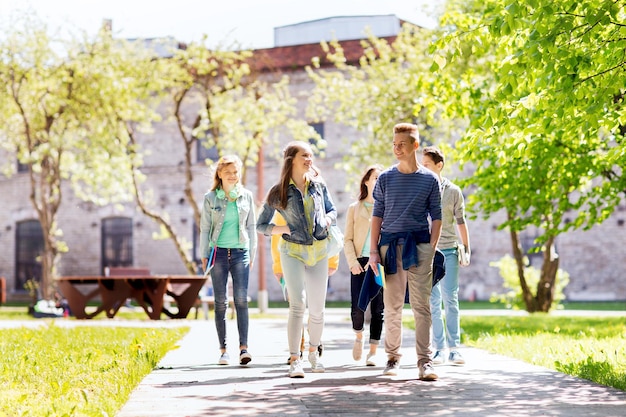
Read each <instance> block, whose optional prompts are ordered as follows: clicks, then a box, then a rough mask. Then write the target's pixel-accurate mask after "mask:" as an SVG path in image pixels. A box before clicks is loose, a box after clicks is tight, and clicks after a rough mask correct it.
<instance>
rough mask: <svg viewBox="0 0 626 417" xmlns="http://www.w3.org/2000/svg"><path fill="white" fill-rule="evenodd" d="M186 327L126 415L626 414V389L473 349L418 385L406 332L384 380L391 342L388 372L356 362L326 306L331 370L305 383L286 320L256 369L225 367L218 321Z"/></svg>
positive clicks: (262, 346) (265, 329)
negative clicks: (461, 361)
mask: <svg viewBox="0 0 626 417" xmlns="http://www.w3.org/2000/svg"><path fill="white" fill-rule="evenodd" d="M465 313H466V311H464V312H463V314H465ZM176 322H179V321H176ZM179 323H180V324H185V325H187V324H188V325H189V326H191V330H190V332H189V333H188V334H187V335H186V336H185V337H184V338H183V340H182V341H181V342H180V347H179V348H178V349H176V350H173V351H171V352H169V353H168V354H167V355H166V356H165V357H164V358H163V360H162V361H161V362H160V364H159V367H158V369H156V370H155V371H153V372H152V373H151V374H149V375H148V376H147V377H146V378H145V379H144V380H143V381H142V382H141V384H140V385H139V386H138V387H137V388H136V389H135V391H133V393H132V395H131V397H130V399H129V400H128V402H127V403H126V405H125V406H124V407H123V409H122V410H121V411H120V413H119V414H117V417H142V416H146V417H147V416H150V417H155V416H167V417H177V416H194V417H195V416H290V415H293V416H299V417H314V416H326V417H329V416H341V417H348V416H354V417H364V416H393V417H400V416H476V417H478V416H480V417H489V416H564V417H565V416H567V417H578V416H580V417H583V416H585V417H589V416H598V417H612V416H615V417H617V416H626V392H623V391H619V390H616V389H612V388H607V387H604V386H600V385H597V384H594V383H591V382H589V381H586V380H582V379H577V378H573V377H570V376H567V375H564V374H561V373H558V372H555V371H551V370H549V369H545V368H541V367H537V366H532V365H528V364H526V363H523V362H521V361H517V360H514V359H510V358H507V357H503V356H499V355H493V354H489V353H487V352H485V351H482V350H478V349H473V348H464V349H463V350H462V352H463V356H464V357H465V359H466V361H467V365H465V366H463V367H457V366H448V365H443V366H438V367H436V370H437V372H438V374H439V377H440V379H439V380H438V381H435V382H423V381H419V380H418V379H417V373H418V372H417V367H416V361H417V359H416V354H415V349H414V348H413V345H414V343H413V340H414V336H413V332H411V331H405V332H404V342H403V346H405V347H404V348H403V358H402V360H401V367H400V371H399V373H398V376H395V377H386V376H382V370H383V368H384V365H385V362H386V358H385V354H384V349H383V347H382V346H381V347H380V350H379V355H378V356H379V358H378V365H379V366H376V367H366V366H365V365H364V360H362V361H361V363H354V361H353V360H352V342H353V340H354V336H353V332H352V330H351V326H350V321H349V311H348V310H346V309H328V310H327V319H326V327H325V330H324V336H323V341H324V347H325V350H324V354H323V356H322V363H323V364H324V365H325V367H326V372H325V373H323V374H313V373H310V372H309V368H308V363H306V362H305V372H306V376H305V378H303V379H291V378H288V377H287V370H288V365H287V364H286V360H287V357H288V356H289V355H288V350H287V334H286V317H284V318H278V319H254V320H251V323H250V335H249V341H250V346H249V351H250V353H251V354H252V357H253V360H252V362H251V363H250V364H249V366H247V367H240V366H239V365H238V364H237V361H236V359H237V357H238V352H237V351H236V349H235V348H233V349H231V350H230V351H229V353H230V356H231V358H232V359H233V363H234V364H233V365H230V366H219V365H217V360H218V358H219V349H218V347H219V344H218V342H217V335H216V331H215V325H214V323H213V320H212V319H211V320H209V321H205V320H187V321H182V322H179ZM227 331H228V335H229V340H235V341H236V340H237V328H236V321H235V320H229V321H228V329H227ZM366 337H367V334H366ZM364 356H365V355H364Z"/></svg>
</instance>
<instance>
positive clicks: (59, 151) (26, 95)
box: [0, 17, 152, 298]
mask: <svg viewBox="0 0 626 417" xmlns="http://www.w3.org/2000/svg"><path fill="white" fill-rule="evenodd" d="M140 59H141V58H140V55H139V56H138V55H137V54H136V53H135V52H131V51H129V49H128V48H125V47H123V45H122V44H120V43H119V42H117V41H116V42H115V43H114V42H113V40H112V39H111V37H110V34H109V33H107V32H106V31H103V32H100V33H99V34H98V35H97V36H96V38H95V39H88V38H87V37H83V38H82V39H80V38H74V39H70V40H61V39H58V38H55V37H52V36H51V35H50V34H49V32H48V29H47V28H46V26H45V25H44V24H43V23H41V22H40V21H38V20H37V19H36V18H29V17H22V18H20V19H19V20H18V21H16V22H13V25H12V27H11V28H10V29H8V30H6V31H5V37H4V38H3V39H2V41H1V42H0V83H1V84H2V90H1V91H0V114H1V115H2V119H3V121H4V122H3V124H2V125H1V126H0V130H1V134H2V136H3V141H2V146H3V147H4V148H5V149H7V150H8V151H9V152H11V153H12V154H14V155H16V156H17V160H18V161H19V162H20V163H21V164H23V165H25V166H27V167H28V177H29V180H30V181H29V182H30V194H29V195H30V200H31V203H32V205H33V207H34V208H35V210H36V212H37V215H38V218H39V222H40V224H41V227H42V230H43V237H44V251H43V254H42V256H41V262H42V266H43V268H42V274H43V276H42V281H43V282H42V283H41V286H40V288H41V290H42V295H43V297H44V298H51V295H52V294H53V292H52V291H53V286H54V277H55V276H56V274H57V264H58V260H59V257H60V255H61V254H62V253H63V252H66V251H67V245H66V244H65V242H63V240H62V230H61V229H60V228H59V226H58V223H57V215H58V212H59V209H60V207H61V204H62V200H63V192H64V183H65V182H69V183H70V184H71V185H72V187H73V191H74V192H75V193H76V195H77V196H79V197H80V198H82V199H84V200H86V201H92V202H94V203H96V204H104V203H108V202H119V201H128V200H129V199H130V197H131V195H130V193H129V192H128V190H129V188H128V187H129V185H130V181H131V178H130V176H129V175H128V174H127V171H125V170H122V169H119V168H120V167H122V166H124V165H128V164H129V160H128V157H127V154H126V142H125V141H126V140H127V137H126V136H125V135H124V134H123V133H124V129H123V126H122V125H121V124H120V115H123V118H124V119H125V120H127V121H131V120H134V121H135V122H137V123H139V124H141V123H144V122H145V121H147V120H149V119H150V117H152V113H151V111H150V110H149V108H148V107H145V106H144V105H143V104H142V102H141V98H142V97H145V96H146V95H142V93H141V91H142V88H144V87H145V85H146V82H145V81H144V79H143V76H142V74H141V72H140V71H142V69H144V67H143V66H142V65H135V64H137V63H138V62H139V60H140ZM146 62H149V60H147V61H146ZM144 90H145V89H144ZM5 172H6V173H9V174H10V170H5Z"/></svg>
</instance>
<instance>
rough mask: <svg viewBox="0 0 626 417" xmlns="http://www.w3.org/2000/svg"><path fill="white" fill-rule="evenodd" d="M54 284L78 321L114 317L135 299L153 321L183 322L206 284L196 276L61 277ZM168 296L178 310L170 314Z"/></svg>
mask: <svg viewBox="0 0 626 417" xmlns="http://www.w3.org/2000/svg"><path fill="white" fill-rule="evenodd" d="M56 281H57V284H58V286H59V289H60V290H61V293H62V294H63V296H64V297H65V298H66V299H67V303H68V304H69V307H70V310H71V312H72V314H73V315H74V316H75V317H76V318H77V319H91V318H93V317H95V316H96V315H98V314H100V313H101V312H104V313H105V314H106V315H107V317H109V318H113V317H115V315H116V314H117V312H118V311H119V309H120V307H122V306H123V305H124V304H125V303H126V300H127V299H129V298H131V299H134V300H135V301H136V302H137V303H138V304H139V305H140V306H141V307H142V308H143V309H144V311H145V312H146V314H147V315H148V317H150V318H151V319H152V320H159V319H160V318H161V314H165V315H166V316H168V317H170V318H173V319H184V318H186V317H187V315H188V314H189V310H191V308H192V307H193V306H194V305H195V303H196V301H197V299H198V293H199V292H200V289H201V288H202V286H203V285H204V283H205V282H206V277H204V276H199V275H149V274H146V275H137V274H136V273H132V272H131V273H128V274H115V275H114V276H64V277H59V278H57V280H56ZM166 295H167V296H169V297H171V298H172V299H173V301H174V302H175V304H176V307H177V310H176V311H171V310H170V308H168V307H166V306H165V305H164V302H163V299H164V297H165V296H166ZM94 302H95V303H99V304H97V306H96V309H95V311H92V312H87V309H88V308H87V304H88V303H92V304H93V303H94Z"/></svg>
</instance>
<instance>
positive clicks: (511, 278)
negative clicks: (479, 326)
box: [489, 255, 569, 310]
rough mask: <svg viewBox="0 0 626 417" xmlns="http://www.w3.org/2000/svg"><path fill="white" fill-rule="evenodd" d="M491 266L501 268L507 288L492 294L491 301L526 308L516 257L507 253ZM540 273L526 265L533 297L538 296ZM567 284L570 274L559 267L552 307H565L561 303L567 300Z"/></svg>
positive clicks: (509, 306) (527, 277)
mask: <svg viewBox="0 0 626 417" xmlns="http://www.w3.org/2000/svg"><path fill="white" fill-rule="evenodd" d="M524 260H525V263H526V264H528V259H527V258H524ZM489 266H492V267H495V268H499V269H500V276H501V277H502V279H503V281H504V283H503V287H504V288H505V290H506V291H505V292H504V293H502V294H497V293H493V294H491V298H490V299H489V301H491V302H492V303H502V304H505V305H506V307H507V308H510V309H513V310H520V309H526V304H525V303H524V296H523V292H522V285H521V284H520V279H519V276H518V274H517V264H516V263H515V259H513V257H511V256H510V255H505V256H503V257H502V258H500V260H499V261H496V262H491V263H490V264H489ZM540 274H541V271H540V270H539V269H537V268H535V267H533V266H526V267H524V277H525V278H526V283H527V284H528V289H529V290H530V291H531V293H532V296H533V297H536V296H537V285H538V284H539V276H540ZM567 284H569V274H568V273H567V272H565V271H564V270H562V269H561V268H559V270H558V271H557V273H556V281H555V286H556V288H555V290H554V299H553V300H552V308H562V307H563V306H562V305H561V304H560V303H561V301H563V300H565V294H564V293H563V290H564V289H565V287H566V286H567Z"/></svg>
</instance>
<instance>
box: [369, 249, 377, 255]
mask: <svg viewBox="0 0 626 417" xmlns="http://www.w3.org/2000/svg"><path fill="white" fill-rule="evenodd" d="M374 253H378V251H377V250H371V251H370V255H372V254H374Z"/></svg>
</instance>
